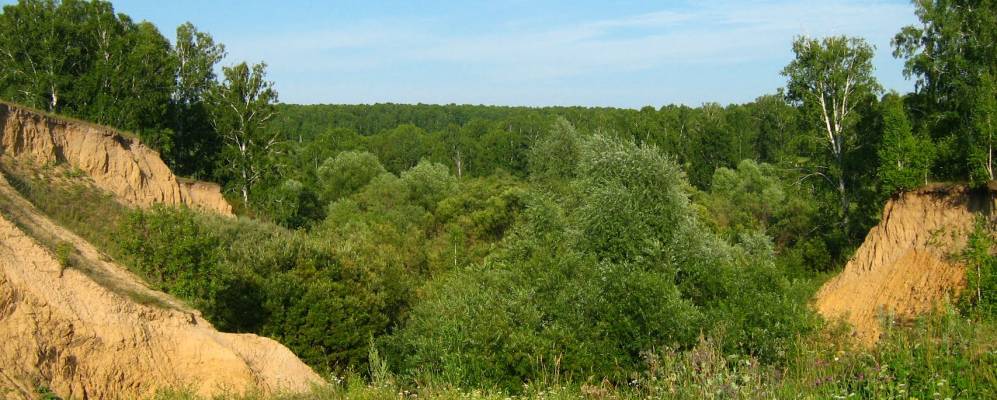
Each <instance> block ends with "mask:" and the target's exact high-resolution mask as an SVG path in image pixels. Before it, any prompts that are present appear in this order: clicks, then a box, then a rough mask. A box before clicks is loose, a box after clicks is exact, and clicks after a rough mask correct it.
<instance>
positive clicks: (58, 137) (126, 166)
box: [0, 103, 232, 215]
mask: <svg viewBox="0 0 997 400" xmlns="http://www.w3.org/2000/svg"><path fill="white" fill-rule="evenodd" d="M0 128H2V129H3V130H2V131H0V155H7V156H10V157H14V158H17V159H24V160H30V161H32V162H34V163H36V164H39V165H42V164H47V163H55V162H65V163H68V164H69V165H70V166H72V167H74V168H77V169H79V170H81V171H83V172H85V173H86V174H87V175H89V176H90V178H92V179H93V181H94V183H96V184H97V186H99V187H100V188H102V189H104V190H107V191H109V192H111V193H113V194H114V195H115V196H116V197H118V199H120V200H121V201H123V202H124V203H126V204H131V205H136V206H140V207H146V206H149V205H152V204H155V203H162V204H168V205H181V204H182V205H187V206H190V207H192V208H199V209H204V210H209V211H214V212H217V213H221V214H225V215H230V214H232V207H231V205H229V204H228V202H227V201H225V198H224V197H222V194H221V190H220V188H219V187H218V185H215V184H212V183H206V182H184V181H181V180H179V179H177V177H176V176H175V175H173V172H171V171H170V169H169V168H168V167H167V166H166V164H165V163H163V161H162V160H161V159H160V158H159V154H157V153H156V152H155V151H153V150H152V149H150V148H148V147H146V146H145V145H143V144H142V143H140V142H139V141H138V140H135V139H132V138H130V137H127V136H125V135H123V134H121V133H119V132H117V131H115V130H113V129H110V128H106V127H102V126H98V125H93V124H89V123H84V122H78V121H73V120H68V119H63V118H57V117H51V116H46V115H42V114H40V113H38V112H36V111H33V110H29V109H25V108H21V107H17V106H13V105H9V104H5V103H0Z"/></svg>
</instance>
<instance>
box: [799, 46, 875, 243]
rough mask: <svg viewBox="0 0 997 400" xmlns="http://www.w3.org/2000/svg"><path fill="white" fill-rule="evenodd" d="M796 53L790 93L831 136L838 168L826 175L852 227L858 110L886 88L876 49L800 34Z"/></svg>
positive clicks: (829, 140)
mask: <svg viewBox="0 0 997 400" xmlns="http://www.w3.org/2000/svg"><path fill="white" fill-rule="evenodd" d="M793 52H794V53H795V54H796V58H795V59H794V60H793V61H792V62H790V63H789V65H787V66H786V68H785V69H783V71H782V74H783V75H785V76H786V77H787V78H788V80H789V82H788V84H787V88H788V91H787V93H786V94H787V97H788V99H789V100H791V101H794V102H796V103H797V104H799V105H802V106H803V108H804V110H805V111H806V113H807V114H808V115H809V116H810V117H811V118H812V120H813V121H814V122H815V123H816V124H817V126H819V128H818V129H819V130H820V131H821V132H823V134H824V136H825V138H826V140H827V142H826V143H827V145H828V149H829V150H830V153H831V154H830V155H831V158H832V162H833V168H830V172H831V174H830V176H828V174H825V176H827V177H828V178H829V179H831V180H833V181H834V183H835V185H836V189H837V191H838V195H839V198H840V206H841V218H842V224H843V225H844V226H845V227H846V228H847V226H848V214H849V205H850V200H849V192H848V188H847V187H846V183H845V182H846V171H844V165H845V162H844V161H845V155H846V153H847V152H848V150H849V148H848V146H849V145H850V143H851V142H853V141H854V133H853V124H854V122H855V120H856V119H857V113H856V112H855V110H856V107H858V106H859V105H860V104H862V102H863V101H866V100H868V99H869V97H870V95H873V94H875V93H878V92H879V91H881V88H880V86H879V84H878V83H877V82H876V78H875V77H873V75H872V72H873V67H872V56H873V48H872V46H870V45H869V44H868V43H866V42H865V40H863V39H859V38H848V37H845V36H833V37H827V38H824V39H821V40H818V39H812V38H808V37H800V38H797V39H796V40H795V41H794V42H793Z"/></svg>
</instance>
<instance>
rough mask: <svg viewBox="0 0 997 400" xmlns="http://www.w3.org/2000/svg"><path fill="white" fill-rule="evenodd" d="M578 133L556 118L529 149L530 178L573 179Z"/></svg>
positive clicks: (564, 120)
mask: <svg viewBox="0 0 997 400" xmlns="http://www.w3.org/2000/svg"><path fill="white" fill-rule="evenodd" d="M579 135H580V134H579V132H578V131H577V130H575V127H574V126H572V125H571V123H569V122H568V121H567V120H566V119H564V118H558V119H557V121H555V122H554V124H553V125H551V128H550V129H549V130H548V131H547V132H546V134H545V135H544V136H543V137H541V138H540V139H539V140H537V142H536V143H535V144H534V145H533V146H532V147H530V151H529V154H528V156H527V159H528V161H529V169H530V178H532V179H536V180H540V181H544V180H558V179H559V180H569V179H571V178H574V174H575V169H576V168H577V166H578V157H579V154H578V152H579V151H580V149H579V146H580V143H579V142H580V140H581V137H580V136H579Z"/></svg>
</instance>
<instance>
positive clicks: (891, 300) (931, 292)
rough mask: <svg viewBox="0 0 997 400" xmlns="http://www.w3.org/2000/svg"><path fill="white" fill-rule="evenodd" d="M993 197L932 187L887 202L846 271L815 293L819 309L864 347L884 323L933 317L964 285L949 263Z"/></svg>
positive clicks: (959, 188) (981, 192)
mask: <svg viewBox="0 0 997 400" xmlns="http://www.w3.org/2000/svg"><path fill="white" fill-rule="evenodd" d="M992 198H993V196H992V194H991V192H990V191H988V190H985V189H981V190H976V191H973V190H969V189H967V188H965V187H962V186H935V187H928V188H924V189H920V190H917V191H913V192H908V193H904V194H902V195H901V196H899V197H898V198H895V199H892V200H890V201H889V202H888V203H887V204H886V207H885V209H884V211H883V217H882V220H881V222H880V223H879V225H877V226H876V227H875V228H873V229H872V230H871V231H870V232H869V235H868V236H867V237H866V239H865V242H864V243H862V246H861V247H859V249H858V251H856V253H855V255H854V256H853V257H852V259H851V260H850V261H849V262H848V264H846V265H845V269H844V271H842V272H841V273H840V274H839V275H838V276H836V277H834V278H833V279H831V280H830V281H828V282H827V283H826V284H825V285H824V286H823V287H822V288H821V289H820V291H819V292H818V293H817V297H816V308H817V310H818V311H819V312H820V313H821V314H822V315H824V316H825V317H827V318H829V319H837V318H844V319H845V320H846V321H847V322H849V323H850V324H851V325H852V326H853V327H854V334H855V336H856V337H857V338H858V339H859V340H860V341H861V342H863V343H866V344H871V343H875V341H876V340H878V339H879V336H880V333H881V325H880V321H881V316H893V317H895V318H900V319H904V318H910V317H912V316H915V315H917V314H921V313H924V312H926V311H930V310H931V309H932V308H933V307H934V306H935V305H937V304H938V302H939V301H941V300H943V299H945V298H946V297H948V296H950V295H951V294H953V293H956V292H958V291H959V290H960V289H961V288H962V287H963V286H964V285H965V282H964V281H965V271H964V268H963V266H962V265H960V264H959V263H958V262H957V261H956V260H955V258H954V257H953V253H954V252H958V251H961V250H962V249H963V248H964V247H965V245H966V240H967V237H968V235H969V233H970V232H971V231H972V229H973V224H974V221H975V220H976V217H977V216H978V215H981V214H984V213H989V209H990V207H991V201H992Z"/></svg>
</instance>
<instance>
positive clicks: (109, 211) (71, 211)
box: [0, 160, 175, 309]
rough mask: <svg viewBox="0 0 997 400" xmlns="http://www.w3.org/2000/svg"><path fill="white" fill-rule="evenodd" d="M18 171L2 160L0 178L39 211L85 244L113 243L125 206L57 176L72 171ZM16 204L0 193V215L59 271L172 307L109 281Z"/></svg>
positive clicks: (150, 303) (149, 302)
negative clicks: (78, 274) (77, 273)
mask: <svg viewBox="0 0 997 400" xmlns="http://www.w3.org/2000/svg"><path fill="white" fill-rule="evenodd" d="M21 168H23V166H17V165H14V164H11V163H9V162H7V160H4V161H2V162H0V174H3V176H4V177H5V178H6V179H7V181H8V182H9V183H10V184H11V186H12V187H14V189H15V190H17V191H18V192H19V193H20V194H21V196H23V197H24V198H25V199H27V200H28V201H29V202H31V203H32V204H33V205H34V206H35V207H36V208H38V210H39V211H41V212H42V213H43V214H45V215H47V216H48V217H49V218H51V219H52V220H53V221H54V222H56V223H58V224H59V225H61V226H63V227H64V228H66V229H68V230H70V231H72V232H74V233H76V234H78V235H80V236H82V237H83V238H84V239H85V240H87V241H88V242H90V243H106V242H107V241H108V240H113V232H114V229H115V227H116V226H117V225H116V224H118V223H120V221H122V220H123V218H124V212H125V210H126V208H125V207H123V206H121V205H120V204H119V203H117V202H116V201H114V200H113V199H112V198H110V196H109V195H107V194H105V193H103V192H101V191H100V190H98V189H96V188H94V187H90V186H88V185H86V184H83V183H79V182H77V183H73V182H72V180H67V179H65V177H64V176H63V177H60V174H72V171H68V172H64V171H60V170H59V168H57V167H51V166H50V167H47V168H45V170H31V169H21ZM46 170H47V171H46ZM45 174H50V175H49V176H51V177H53V178H52V179H49V181H48V182H44V181H43V179H45V178H38V177H43V176H45ZM32 177H35V178H32ZM17 203H18V202H17V201H16V199H13V198H10V197H8V196H7V195H6V194H5V193H3V192H0V215H3V216H4V217H5V218H6V219H8V220H9V221H11V222H12V223H13V224H14V225H16V226H17V227H18V228H19V229H20V230H21V231H23V232H24V233H25V234H27V235H28V236H30V237H31V238H32V239H34V241H35V242H36V243H38V244H39V245H41V246H42V247H43V248H45V249H46V250H48V251H49V252H50V253H51V254H52V256H53V258H55V259H56V260H57V261H58V262H59V265H60V267H61V268H62V270H65V269H66V268H73V269H75V270H78V271H80V272H82V273H84V274H85V275H86V276H88V277H90V279H93V280H94V281H95V282H97V283H98V284H100V285H101V286H102V287H104V288H107V289H108V290H111V291H112V292H114V293H116V294H118V295H121V296H124V297H126V298H128V299H131V300H132V301H134V302H135V303H138V304H143V305H148V306H154V307H158V308H163V309H174V308H175V307H174V306H172V305H170V304H168V303H166V302H165V301H163V300H161V299H159V298H157V297H155V296H152V295H150V294H147V293H143V292H142V291H140V290H135V289H133V288H130V287H127V286H126V285H124V284H122V282H120V281H119V280H118V279H116V278H114V277H112V276H110V275H109V274H108V273H107V272H106V271H105V270H104V268H102V267H101V266H98V265H95V264H94V262H93V261H91V260H90V259H88V258H86V257H84V256H83V255H82V254H81V253H80V251H79V249H77V248H76V247H75V246H74V245H73V244H72V243H70V242H67V241H65V240H63V239H62V238H60V237H58V236H57V235H55V234H53V233H52V232H49V231H48V230H47V229H45V228H44V227H42V226H41V225H40V224H39V223H38V222H37V221H35V219H34V218H33V217H32V216H31V214H30V211H29V210H27V209H25V208H24V207H18V206H17ZM104 257H106V258H108V259H110V257H107V256H104ZM60 275H61V271H60Z"/></svg>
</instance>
